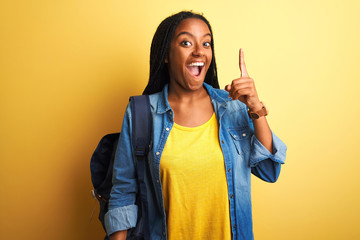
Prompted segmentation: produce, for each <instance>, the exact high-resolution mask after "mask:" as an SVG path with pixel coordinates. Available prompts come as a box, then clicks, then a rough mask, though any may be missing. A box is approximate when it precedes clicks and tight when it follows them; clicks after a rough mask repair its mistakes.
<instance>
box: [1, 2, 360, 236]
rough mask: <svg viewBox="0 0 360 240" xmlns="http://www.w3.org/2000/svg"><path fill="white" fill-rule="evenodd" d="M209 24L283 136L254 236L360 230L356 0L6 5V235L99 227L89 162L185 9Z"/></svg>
mask: <svg viewBox="0 0 360 240" xmlns="http://www.w3.org/2000/svg"><path fill="white" fill-rule="evenodd" d="M184 9H186V10H194V11H198V12H203V13H204V14H205V16H206V17H207V18H208V19H209V21H210V23H211V24H212V27H213V30H214V36H215V54H216V58H217V63H218V71H219V79H220V85H221V87H224V86H225V85H226V84H228V83H230V82H231V80H232V79H234V78H237V77H238V76H239V69H238V49H239V47H242V48H244V52H245V61H246V64H247V68H248V72H249V74H250V76H252V77H253V78H254V80H255V83H256V85H257V89H258V93H259V96H260V98H261V99H262V100H263V101H264V102H265V103H266V104H267V106H268V108H269V110H270V115H269V117H268V121H269V123H270V125H271V128H272V129H273V131H274V132H275V133H276V134H277V135H278V136H279V137H280V138H281V139H282V140H283V141H284V142H285V143H286V144H287V146H288V155H287V162H286V164H285V165H284V166H283V169H282V173H281V175H280V178H279V180H278V182H277V183H276V184H268V183H265V182H262V181H260V180H258V179H256V178H253V215H254V216H253V217H254V234H255V238H256V239H258V240H262V239H264V240H266V239H276V240H281V239H284V240H285V239H287V240H288V239H360V228H359V222H358V218H359V216H360V207H359V203H360V194H359V190H360V189H359V185H360V184H359V182H360V181H359V180H360V177H359V170H360V169H359V167H360V163H359V162H360V157H359V154H360V150H359V149H360V147H359V146H358V144H359V136H360V128H359V127H358V124H359V117H360V111H359V110H360V107H359V100H358V97H359V87H360V84H359V80H360V74H359V65H360V44H359V43H360V31H359V30H360V26H359V25H360V24H359V23H360V17H359V12H360V2H359V1H356V0H353V1H350V0H343V1H340V0H338V1H334V0H302V1H289V0H274V1H267V0H251V1H244V0H236V1H235V0H234V1H230V0H224V1H223V2H221V1H218V0H217V1H188V0H183V1H171V0H161V1H145V0H144V1H115V0H112V1H110V0H102V1H95V0H86V1H85V0H84V1H80V0H78V1H76V0H62V1H45V0H34V1H25V0H23V1H21V0H18V1H13V0H2V1H1V3H0V29H1V30H0V31H1V32H0V42H1V44H0V81H1V82H0V83H1V85H0V128H1V129H0V133H1V134H0V139H1V140H0V141H1V142H0V143H1V145H0V146H1V149H0V161H1V170H0V239H59V240H60V239H61V240H62V239H102V237H103V233H102V229H101V226H100V224H99V222H98V221H97V219H96V217H97V213H98V208H97V209H96V210H95V216H94V218H93V220H92V221H91V222H90V223H89V219H90V216H91V212H92V209H93V207H94V206H95V205H96V202H95V200H94V199H92V198H91V196H90V190H91V188H92V187H91V181H90V170H89V161H90V156H91V154H92V152H93V150H94V149H95V147H96V145H97V143H98V141H99V139H100V138H101V136H102V135H104V134H106V133H109V132H115V131H119V130H120V127H121V122H122V117H123V112H124V108H125V106H126V104H127V101H128V97H129V96H130V95H135V94H140V93H141V92H142V90H143V88H144V87H145V84H146V82H147V78H148V72H149V71H148V70H149V49H150V44H151V39H152V36H153V34H154V32H155V30H156V27H157V26H158V24H159V23H160V21H161V20H162V19H164V18H165V17H167V16H168V15H170V14H172V13H175V12H178V11H180V10H184Z"/></svg>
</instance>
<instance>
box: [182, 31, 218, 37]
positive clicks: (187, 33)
mask: <svg viewBox="0 0 360 240" xmlns="http://www.w3.org/2000/svg"><path fill="white" fill-rule="evenodd" d="M184 34H185V35H189V36H191V37H194V35H192V34H191V33H189V32H181V33H179V34H178V35H177V36H176V38H178V37H180V36H181V35H184ZM205 36H210V37H211V34H210V33H205V34H204V36H203V37H205Z"/></svg>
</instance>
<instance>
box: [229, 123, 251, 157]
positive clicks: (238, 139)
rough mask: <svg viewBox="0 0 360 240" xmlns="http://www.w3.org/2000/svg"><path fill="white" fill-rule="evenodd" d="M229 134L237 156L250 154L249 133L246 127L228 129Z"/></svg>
mask: <svg viewBox="0 0 360 240" xmlns="http://www.w3.org/2000/svg"><path fill="white" fill-rule="evenodd" d="M229 133H230V136H231V138H232V140H233V142H234V145H235V148H236V150H237V152H238V154H239V155H245V154H247V153H249V152H250V139H251V131H250V129H249V128H248V127H242V128H236V129H229Z"/></svg>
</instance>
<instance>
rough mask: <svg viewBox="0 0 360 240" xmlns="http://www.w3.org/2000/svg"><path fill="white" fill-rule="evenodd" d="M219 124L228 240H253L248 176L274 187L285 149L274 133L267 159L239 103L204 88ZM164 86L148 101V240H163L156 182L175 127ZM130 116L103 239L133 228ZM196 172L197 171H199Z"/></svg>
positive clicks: (160, 197)
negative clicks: (228, 224) (271, 147)
mask: <svg viewBox="0 0 360 240" xmlns="http://www.w3.org/2000/svg"><path fill="white" fill-rule="evenodd" d="M204 87H205V89H206V90H207V92H208V94H209V96H210V98H211V103H212V105H213V108H214V111H215V115H216V119H217V122H218V124H219V142H220V146H221V149H222V152H223V156H224V164H225V169H226V179H227V186H228V194H229V195H228V199H229V207H230V218H231V219H230V220H231V229H232V239H245V240H248V239H253V238H254V237H253V229H252V210H251V173H252V174H254V175H255V176H257V177H259V178H261V179H262V180H264V181H267V182H275V181H276V180H277V178H278V176H279V174H280V169H281V164H283V163H284V160H285V155H286V149H287V147H286V146H285V144H284V143H283V142H282V141H281V140H280V139H279V138H278V137H277V136H275V134H274V133H273V132H271V133H272V140H273V153H272V154H271V153H270V152H269V151H268V150H267V149H266V148H265V147H264V146H263V145H262V144H261V143H260V141H259V140H258V139H257V138H256V137H255V134H254V127H253V122H252V120H251V119H250V118H249V117H248V114H247V107H246V105H245V104H244V103H242V102H240V101H238V100H236V101H232V99H231V98H229V94H228V92H226V91H224V90H219V89H214V88H213V87H211V86H210V85H208V84H206V83H204ZM167 94H168V85H166V86H165V87H164V89H163V90H162V91H161V92H159V93H155V94H152V95H150V105H151V112H152V117H153V135H152V141H151V145H150V151H149V154H148V159H147V160H148V164H149V171H147V172H146V174H145V183H146V186H147V196H148V206H149V223H150V235H151V239H153V240H154V239H156V240H157V239H166V238H167V230H166V215H165V210H164V203H163V194H162V187H161V181H160V160H161V155H162V152H163V150H164V146H165V143H166V140H167V138H168V136H169V133H170V131H171V129H172V127H173V124H174V112H173V110H172V109H171V107H170V105H169V102H168V96H167ZM131 134H132V126H131V111H130V108H129V106H128V107H127V109H126V112H125V116H124V120H123V125H122V131H121V136H120V139H119V144H118V146H117V150H116V156H115V163H114V175H113V188H112V191H111V197H110V201H109V211H108V213H107V214H106V215H105V225H106V229H107V233H108V234H109V235H110V234H112V233H114V232H116V231H120V230H125V229H129V228H132V227H135V225H136V221H137V206H136V205H135V199H136V193H137V190H138V186H137V181H136V161H135V159H136V158H135V155H134V149H133V148H132V147H131V146H132V139H131ZM199 171H201V169H199Z"/></svg>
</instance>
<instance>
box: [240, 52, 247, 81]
mask: <svg viewBox="0 0 360 240" xmlns="http://www.w3.org/2000/svg"><path fill="white" fill-rule="evenodd" d="M239 67H240V72H241V77H249V74H248V72H247V70H246V66H245V61H244V51H243V50H242V48H240V51H239Z"/></svg>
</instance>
